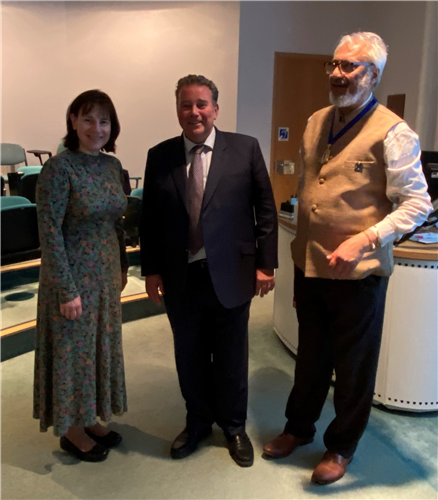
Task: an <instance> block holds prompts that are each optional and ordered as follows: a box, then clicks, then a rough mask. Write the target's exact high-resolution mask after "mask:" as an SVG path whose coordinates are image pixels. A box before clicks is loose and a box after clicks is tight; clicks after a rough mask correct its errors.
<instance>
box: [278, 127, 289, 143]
mask: <svg viewBox="0 0 438 500" xmlns="http://www.w3.org/2000/svg"><path fill="white" fill-rule="evenodd" d="M278 140H279V141H288V140H289V127H278Z"/></svg>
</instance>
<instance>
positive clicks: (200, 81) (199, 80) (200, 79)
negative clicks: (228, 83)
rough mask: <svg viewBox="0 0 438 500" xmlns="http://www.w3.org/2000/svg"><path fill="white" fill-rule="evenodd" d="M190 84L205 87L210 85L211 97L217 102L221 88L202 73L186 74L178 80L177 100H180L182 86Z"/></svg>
mask: <svg viewBox="0 0 438 500" xmlns="http://www.w3.org/2000/svg"><path fill="white" fill-rule="evenodd" d="M188 85H199V86H203V87H208V88H209V89H210V90H211V98H212V100H213V103H214V104H217V100H218V97H219V90H218V89H217V87H216V85H215V84H214V83H213V82H212V81H211V80H209V79H208V78H205V76H202V75H187V76H184V77H183V78H180V79H179V80H178V83H177V84H176V89H175V96H176V100H178V94H179V91H180V90H181V89H182V87H187V86H188Z"/></svg>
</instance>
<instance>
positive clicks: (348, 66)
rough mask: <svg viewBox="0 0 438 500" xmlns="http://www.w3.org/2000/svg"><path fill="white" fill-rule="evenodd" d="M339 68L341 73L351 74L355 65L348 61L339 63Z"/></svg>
mask: <svg viewBox="0 0 438 500" xmlns="http://www.w3.org/2000/svg"><path fill="white" fill-rule="evenodd" d="M339 66H340V67H341V71H342V73H351V72H352V71H353V70H354V69H355V68H356V64H354V63H352V62H350V61H340V62H339Z"/></svg>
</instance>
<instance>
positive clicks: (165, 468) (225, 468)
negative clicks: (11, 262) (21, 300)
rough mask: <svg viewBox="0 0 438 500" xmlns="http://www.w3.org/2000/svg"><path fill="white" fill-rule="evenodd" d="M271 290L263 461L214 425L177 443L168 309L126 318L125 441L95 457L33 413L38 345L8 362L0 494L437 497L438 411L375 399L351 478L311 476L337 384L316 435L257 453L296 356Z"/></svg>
mask: <svg viewBox="0 0 438 500" xmlns="http://www.w3.org/2000/svg"><path fill="white" fill-rule="evenodd" d="M272 304H273V300H272V294H271V295H270V296H268V297H266V298H264V299H259V298H256V299H255V300H254V302H253V305H252V309H251V321H250V402H249V414H248V433H249V435H250V437H251V438H252V441H253V444H254V448H255V454H256V460H255V463H254V466H253V467H251V468H248V469H242V468H240V467H238V466H237V465H236V464H235V463H234V462H233V461H232V460H231V458H230V457H229V455H228V451H227V449H226V447H225V440H224V438H223V435H222V432H221V431H220V429H218V428H217V427H216V428H215V429H214V432H213V435H212V436H211V437H210V438H208V439H207V440H206V441H205V442H204V443H203V444H202V445H201V446H200V448H199V450H198V451H197V452H196V453H194V454H193V455H192V456H190V457H189V458H186V459H185V460H181V461H176V460H172V459H170V457H169V447H170V444H171V442H172V441H173V439H174V437H175V436H176V435H177V434H178V433H179V432H180V431H181V430H182V428H183V426H184V415H185V412H184V404H183V400H182V398H181V395H180V392H179V387H178V380H177V377H176V372H175V363H174V359H173V345H172V336H171V332H170V328H169V324H168V321H167V318H166V316H165V315H160V316H153V317H150V318H146V319H142V320H138V321H133V322H130V323H127V324H126V325H124V351H125V362H126V377H127V388H128V408H129V411H128V412H127V413H126V414H125V415H124V416H122V417H116V418H114V420H113V421H112V422H110V423H109V424H108V426H109V427H110V428H111V429H114V430H116V431H118V432H120V433H121V434H122V435H123V438H124V441H123V443H122V445H121V446H120V447H119V448H118V449H115V450H112V451H111V453H110V455H109V458H108V459H107V460H106V461H105V462H102V463H99V464H88V463H83V462H80V461H78V460H76V459H75V458H73V457H71V456H69V455H67V454H65V453H64V452H62V451H61V450H60V448H59V442H58V439H57V438H55V437H54V436H53V434H52V433H51V432H48V433H40V432H39V430H38V422H37V421H36V420H33V419H32V417H31V415H32V377H33V373H32V371H33V353H28V354H24V355H22V356H19V357H17V358H14V359H11V360H8V361H4V362H3V363H2V365H1V366H2V453H1V461H2V483H1V490H2V491H1V493H2V495H1V496H2V498H3V499H28V500H29V499H76V498H77V499H308V498H309V499H310V498H317V497H327V498H333V499H366V500H369V499H397V500H399V499H416V500H417V499H431V500H432V499H437V498H438V494H437V491H438V489H437V462H438V442H437V436H438V432H437V431H438V418H437V413H423V414H415V413H401V412H390V411H388V410H384V409H383V410H382V409H379V408H373V410H372V415H371V419H370V423H369V426H368V428H367V431H366V433H365V435H364V437H363V439H362V441H361V443H360V445H359V448H358V450H357V453H356V455H355V458H354V461H353V463H352V464H351V466H350V467H349V470H348V472H347V474H346V476H345V477H344V478H343V479H342V480H341V481H339V482H338V483H335V484H333V485H329V486H317V485H313V484H312V483H310V476H311V474H312V470H313V468H314V467H315V466H316V464H317V463H318V461H319V459H320V457H321V456H322V454H323V452H324V445H323V443H322V434H323V432H324V429H325V427H326V426H327V425H328V423H329V422H330V420H331V419H332V417H333V405H332V391H331V393H330V396H329V398H328V400H327V403H326V405H325V407H324V410H323V413H322V416H321V419H320V421H319V422H318V424H317V427H318V433H317V435H316V438H315V441H314V442H313V443H312V444H310V445H308V446H305V447H302V448H299V449H297V450H296V452H295V453H294V454H293V455H292V456H290V457H288V458H287V459H283V460H281V461H276V462H274V461H266V460H263V459H262V458H261V454H262V447H263V444H264V443H265V442H266V441H268V440H269V439H271V438H272V437H274V436H276V435H277V434H278V433H279V432H280V431H281V430H282V428H283V426H284V416H283V414H284V407H285V404H286V400H287V397H288V394H289V391H290V388H291V385H292V379H293V369H294V359H293V358H292V357H291V355H290V354H289V352H288V351H287V349H286V348H284V347H283V345H282V344H281V342H280V341H279V340H278V339H277V337H276V335H275V334H274V333H273V331H272V322H271V320H272Z"/></svg>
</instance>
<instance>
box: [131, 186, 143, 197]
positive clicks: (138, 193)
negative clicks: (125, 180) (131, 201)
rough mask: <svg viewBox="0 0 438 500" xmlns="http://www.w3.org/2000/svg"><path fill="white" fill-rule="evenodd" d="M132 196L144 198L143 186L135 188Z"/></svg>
mask: <svg viewBox="0 0 438 500" xmlns="http://www.w3.org/2000/svg"><path fill="white" fill-rule="evenodd" d="M131 196H136V197H137V198H143V188H135V189H133V190H132V191H131Z"/></svg>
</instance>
